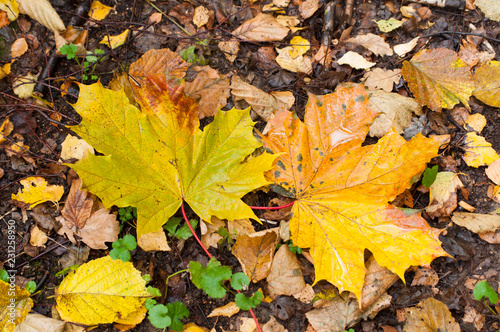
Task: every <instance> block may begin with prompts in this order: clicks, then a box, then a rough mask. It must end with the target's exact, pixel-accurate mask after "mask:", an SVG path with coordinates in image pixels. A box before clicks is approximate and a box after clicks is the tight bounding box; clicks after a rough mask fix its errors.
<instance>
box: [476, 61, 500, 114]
mask: <svg viewBox="0 0 500 332" xmlns="http://www.w3.org/2000/svg"><path fill="white" fill-rule="evenodd" d="M498 77H500V62H498V61H489V62H487V63H485V64H483V65H481V66H479V67H477V68H476V72H475V73H474V82H475V84H476V90H474V97H476V98H477V99H479V100H480V101H482V102H483V103H485V104H487V105H490V106H493V107H500V81H499V80H498Z"/></svg>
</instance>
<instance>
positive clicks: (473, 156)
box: [462, 132, 500, 167]
mask: <svg viewBox="0 0 500 332" xmlns="http://www.w3.org/2000/svg"><path fill="white" fill-rule="evenodd" d="M464 149H465V153H464V154H463V156H462V159H463V160H464V161H465V162H466V163H467V165H469V166H471V167H479V166H487V165H489V164H491V163H492V162H494V161H495V160H497V159H500V157H499V156H498V154H497V153H496V152H495V150H493V148H492V147H491V143H488V142H487V141H486V140H485V139H484V137H482V136H478V135H477V134H476V133H475V132H470V133H467V135H466V137H465V140H464Z"/></svg>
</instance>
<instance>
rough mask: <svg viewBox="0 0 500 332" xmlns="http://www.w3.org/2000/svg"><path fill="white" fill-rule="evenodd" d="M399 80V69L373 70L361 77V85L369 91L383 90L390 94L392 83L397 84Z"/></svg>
mask: <svg viewBox="0 0 500 332" xmlns="http://www.w3.org/2000/svg"><path fill="white" fill-rule="evenodd" d="M400 79H401V69H394V70H390V69H382V68H374V69H373V70H370V71H367V72H366V73H365V75H363V79H362V81H363V80H364V81H363V84H364V85H365V86H366V87H367V88H368V89H370V90H380V89H381V90H384V91H385V92H391V91H392V89H393V88H394V83H399V80H400Z"/></svg>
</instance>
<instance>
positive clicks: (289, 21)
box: [276, 15, 302, 33]
mask: <svg viewBox="0 0 500 332" xmlns="http://www.w3.org/2000/svg"><path fill="white" fill-rule="evenodd" d="M276 20H277V21H278V22H279V23H280V24H281V25H283V26H285V27H288V28H290V30H292V33H295V31H297V30H296V29H302V28H296V27H295V26H296V25H297V24H299V23H300V19H299V18H298V17H297V16H287V15H278V16H277V17H276Z"/></svg>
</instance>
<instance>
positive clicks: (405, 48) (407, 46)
mask: <svg viewBox="0 0 500 332" xmlns="http://www.w3.org/2000/svg"><path fill="white" fill-rule="evenodd" d="M418 39H419V37H415V38H413V39H412V40H410V41H409V42H407V43H404V44H399V45H396V46H394V48H393V49H394V53H396V54H397V55H399V56H400V57H404V56H405V55H406V54H407V53H410V52H411V50H413V49H414V48H415V46H417V42H418Z"/></svg>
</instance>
